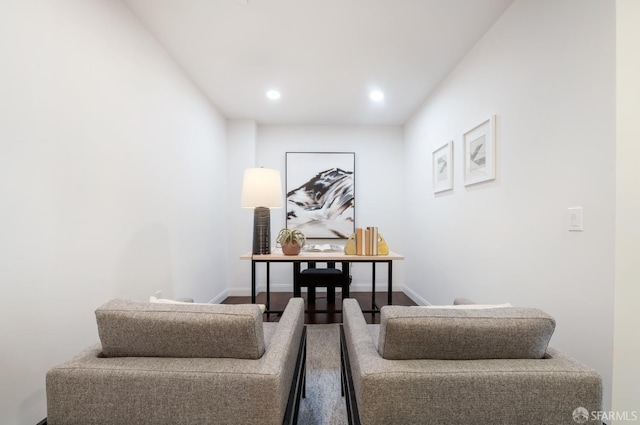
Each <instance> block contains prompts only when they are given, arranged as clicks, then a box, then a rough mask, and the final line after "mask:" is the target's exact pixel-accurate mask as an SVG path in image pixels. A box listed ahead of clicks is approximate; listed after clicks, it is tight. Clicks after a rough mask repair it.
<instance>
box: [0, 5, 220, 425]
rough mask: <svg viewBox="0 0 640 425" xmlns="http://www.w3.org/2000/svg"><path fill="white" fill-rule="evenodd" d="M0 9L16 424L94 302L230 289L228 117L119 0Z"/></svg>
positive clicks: (0, 370) (86, 324)
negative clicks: (161, 293)
mask: <svg viewBox="0 0 640 425" xmlns="http://www.w3.org/2000/svg"><path fill="white" fill-rule="evenodd" d="M2 6H3V7H2V13H1V14H0V58H1V60H2V66H0V93H1V95H0V200H1V201H0V202H1V207H0V286H1V287H2V299H3V302H2V308H0V326H1V328H0V332H1V335H0V340H1V341H2V350H0V423H2V424H4V425H14V424H25V425H26V424H34V423H36V422H37V421H39V420H40V419H42V418H43V417H44V416H45V414H46V404H45V388H44V382H45V381H44V380H45V373H46V371H47V370H48V369H49V368H51V367H52V366H54V365H55V364H59V363H61V362H63V361H65V360H67V359H69V358H70V357H71V356H72V355H74V354H76V353H77V352H79V351H80V350H81V349H83V348H85V347H86V346H87V345H89V344H91V343H94V342H97V340H98V335H97V332H96V327H95V324H94V323H95V317H94V310H95V309H96V307H98V306H99V305H100V304H102V303H103V302H105V301H106V300H108V299H110V298H113V297H126V298H130V299H137V300H145V299H148V297H149V295H152V294H153V293H154V292H155V291H156V290H162V291H163V295H164V296H167V297H174V296H175V297H180V296H193V297H195V298H196V299H197V300H199V301H207V300H209V299H211V298H213V297H215V295H217V294H219V293H221V292H222V291H223V290H224V289H226V287H227V271H226V270H227V269H226V262H227V261H226V252H227V251H226V242H227V230H226V229H227V223H225V219H224V218H223V219H221V218H220V217H219V215H220V214H222V215H223V217H225V218H226V208H227V206H226V199H227V193H226V179H227V174H226V140H225V121H224V119H223V118H222V117H221V115H220V114H219V113H218V112H217V110H216V109H215V107H213V106H212V105H211V104H210V103H209V101H208V100H207V99H206V98H205V97H204V96H203V95H201V93H200V92H199V91H198V90H197V89H196V88H195V87H194V86H193V84H192V83H191V82H190V80H189V79H188V78H186V77H185V76H184V74H183V73H182V71H181V70H180V69H179V67H178V66H176V64H175V63H174V62H173V61H172V60H171V59H170V58H169V57H168V55H167V54H166V53H165V52H164V50H163V49H162V48H161V47H159V45H158V44H157V43H156V42H155V41H154V39H153V38H152V37H151V36H149V34H148V33H147V32H146V31H145V30H144V29H143V28H142V26H141V25H139V23H138V22H137V21H136V19H135V18H134V17H133V15H132V14H131V13H130V11H129V10H128V9H126V8H125V7H124V6H123V5H122V3H120V2H114V1H108V0H96V1H83V0H51V1H44V2H43V1H38V0H10V1H4V2H3V3H2ZM221 211H222V213H220V212H221Z"/></svg>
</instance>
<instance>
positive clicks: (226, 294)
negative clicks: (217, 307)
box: [207, 289, 251, 304]
mask: <svg viewBox="0 0 640 425" xmlns="http://www.w3.org/2000/svg"><path fill="white" fill-rule="evenodd" d="M249 295H251V294H249ZM229 296H230V295H229V290H228V289H225V290H224V291H222V292H220V293H219V294H218V295H217V296H215V297H213V298H211V299H210V300H209V301H207V302H208V303H209V304H220V303H221V302H222V301H224V300H226V299H227V297H229Z"/></svg>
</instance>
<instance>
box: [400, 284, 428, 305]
mask: <svg viewBox="0 0 640 425" xmlns="http://www.w3.org/2000/svg"><path fill="white" fill-rule="evenodd" d="M402 292H404V293H405V294H406V295H407V297H409V298H411V299H412V300H413V302H414V303H416V304H418V305H431V303H430V302H429V301H427V300H425V299H424V298H422V297H421V296H420V295H418V294H417V293H416V292H415V291H413V290H412V289H411V288H407V287H406V286H405V287H404V288H402Z"/></svg>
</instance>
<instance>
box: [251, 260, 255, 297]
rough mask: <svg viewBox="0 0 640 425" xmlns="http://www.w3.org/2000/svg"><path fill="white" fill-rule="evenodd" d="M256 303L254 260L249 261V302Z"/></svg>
mask: <svg viewBox="0 0 640 425" xmlns="http://www.w3.org/2000/svg"><path fill="white" fill-rule="evenodd" d="M255 303H256V262H255V261H253V260H252V261H251V304H255Z"/></svg>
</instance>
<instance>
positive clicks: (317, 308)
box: [223, 292, 416, 324]
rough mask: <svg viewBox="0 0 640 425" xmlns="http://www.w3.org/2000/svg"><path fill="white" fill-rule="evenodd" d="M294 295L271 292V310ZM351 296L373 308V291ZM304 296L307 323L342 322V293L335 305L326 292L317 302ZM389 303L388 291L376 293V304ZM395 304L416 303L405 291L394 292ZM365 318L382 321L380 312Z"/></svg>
mask: <svg viewBox="0 0 640 425" xmlns="http://www.w3.org/2000/svg"><path fill="white" fill-rule="evenodd" d="M291 297H293V293H291V292H271V299H270V302H271V305H270V311H271V310H275V311H282V310H284V308H285V307H286V305H287V303H288V302H289V299H290V298H291ZM350 297H351V298H355V299H357V300H358V302H359V303H360V308H362V310H363V311H365V310H371V301H372V300H371V293H370V292H351V294H350ZM302 298H304V299H305V307H306V313H305V319H304V322H305V323H307V324H311V323H317V324H323V323H342V314H341V313H340V312H339V311H340V310H341V309H342V299H341V298H340V294H339V293H338V294H336V303H335V305H329V306H328V305H327V299H326V296H325V293H323V292H318V294H317V296H316V302H315V304H312V305H309V304H308V303H307V299H306V293H303V294H302ZM250 302H251V297H228V298H227V299H226V300H224V301H223V303H225V304H245V303H250ZM256 302H257V303H260V304H265V303H266V294H265V293H260V294H258V296H257V297H256ZM386 304H387V293H386V292H381V293H377V294H376V305H377V306H378V307H379V308H380V307H382V306H384V305H386ZM393 304H394V305H416V303H414V302H413V300H412V299H411V298H409V297H408V296H407V295H405V294H404V292H394V293H393ZM364 317H365V320H366V321H367V323H380V314H379V313H365V314H364ZM279 318H280V314H279V313H265V314H264V320H265V321H270V322H277V321H278V320H279Z"/></svg>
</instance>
